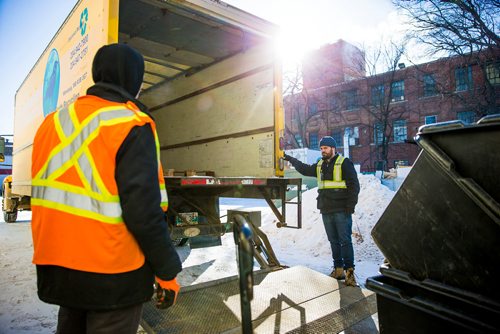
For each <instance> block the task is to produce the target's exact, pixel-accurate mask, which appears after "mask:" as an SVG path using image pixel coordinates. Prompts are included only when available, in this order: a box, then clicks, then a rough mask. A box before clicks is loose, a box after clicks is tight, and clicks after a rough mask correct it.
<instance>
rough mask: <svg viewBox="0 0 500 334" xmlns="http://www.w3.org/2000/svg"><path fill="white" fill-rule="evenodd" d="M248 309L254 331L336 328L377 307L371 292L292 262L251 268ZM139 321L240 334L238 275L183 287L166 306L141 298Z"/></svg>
mask: <svg viewBox="0 0 500 334" xmlns="http://www.w3.org/2000/svg"><path fill="white" fill-rule="evenodd" d="M251 311H252V325H253V330H254V333H277V332H279V333H286V332H292V333H295V332H297V333H304V332H306V333H338V332H341V331H342V330H344V329H346V328H348V327H350V326H352V325H353V324H356V323H358V322H359V321H361V320H363V319H366V318H368V317H369V316H370V315H372V314H374V313H376V312H377V309H376V299H375V294H374V293H373V292H371V291H368V290H365V289H361V288H358V287H346V286H345V285H344V283H343V282H339V281H337V280H335V279H333V278H331V277H329V276H326V275H324V274H321V273H318V272H316V271H313V270H311V269H308V268H305V267H302V266H297V267H292V268H288V269H283V270H278V271H269V270H261V271H256V272H254V287H253V300H252V302H251ZM141 325H142V327H143V328H144V329H145V330H146V331H147V332H148V333H162V334H163V333H241V310H240V295H239V282H238V277H237V276H233V277H228V278H224V279H221V280H217V281H212V282H207V283H201V284H198V285H193V286H188V287H185V288H184V287H183V288H182V289H181V292H180V294H179V297H178V299H177V304H176V305H174V306H173V307H171V308H169V309H167V310H159V309H157V308H156V307H155V306H154V303H152V302H151V303H147V304H145V307H144V311H143V318H142V322H141ZM373 328H376V327H375V324H373Z"/></svg>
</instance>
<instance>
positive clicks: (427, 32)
mask: <svg viewBox="0 0 500 334" xmlns="http://www.w3.org/2000/svg"><path fill="white" fill-rule="evenodd" d="M393 3H394V5H395V6H396V8H398V9H400V10H401V12H402V13H403V14H405V15H406V17H407V18H408V19H409V21H408V23H409V24H410V25H411V26H412V29H411V31H410V35H411V37H413V38H415V39H416V40H417V41H419V42H420V43H423V44H425V45H427V46H429V47H430V48H429V49H428V52H429V53H430V54H435V53H438V52H441V51H447V52H448V54H449V55H456V54H466V53H471V52H474V51H479V50H483V49H488V48H492V47H495V48H498V46H499V42H500V37H499V35H498V34H499V17H500V1H498V0H447V1H445V0H425V1H424V0H417V1H407V0H393Z"/></svg>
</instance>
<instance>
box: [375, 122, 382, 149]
mask: <svg viewBox="0 0 500 334" xmlns="http://www.w3.org/2000/svg"><path fill="white" fill-rule="evenodd" d="M383 141H384V127H383V126H382V123H375V124H374V125H373V142H374V143H375V145H382V142H383Z"/></svg>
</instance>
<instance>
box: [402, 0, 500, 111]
mask: <svg viewBox="0 0 500 334" xmlns="http://www.w3.org/2000/svg"><path fill="white" fill-rule="evenodd" d="M393 3H394V5H395V6H396V7H397V8H398V9H400V10H401V12H402V13H404V14H405V16H406V17H407V18H408V23H409V24H410V25H411V27H412V28H411V29H410V31H409V36H410V37H412V38H414V39H415V40H416V41H418V42H419V43H420V44H421V45H426V46H427V48H426V52H427V54H428V55H432V56H435V55H440V54H443V53H445V55H446V56H461V57H463V60H464V61H463V63H464V64H467V65H476V66H478V67H479V68H480V69H481V73H482V76H483V78H484V79H485V80H482V81H481V84H480V85H476V86H474V87H471V88H470V89H469V92H468V94H462V93H458V94H457V92H456V90H455V89H454V88H455V87H454V85H449V86H448V87H444V86H443V87H442V91H441V93H442V94H444V95H445V96H448V97H449V98H452V99H455V100H456V101H458V102H459V103H461V104H462V105H463V106H464V108H466V109H469V110H472V111H474V112H475V114H476V117H479V116H482V115H485V114H490V113H494V112H496V110H497V89H495V87H494V85H492V83H491V82H490V80H489V78H490V77H491V75H492V73H494V74H493V75H494V76H498V72H499V71H500V66H499V57H500V48H499V43H500V36H499V32H500V30H499V29H500V1H498V0H447V1H446V0H426V1H421V0H419V1H405V0H393Z"/></svg>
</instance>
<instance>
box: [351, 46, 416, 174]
mask: <svg viewBox="0 0 500 334" xmlns="http://www.w3.org/2000/svg"><path fill="white" fill-rule="evenodd" d="M406 43H407V42H406V40H402V41H394V40H389V41H387V42H385V41H381V43H379V44H378V46H376V47H366V46H361V48H362V49H363V52H364V54H365V58H366V59H365V61H366V68H367V74H368V79H367V87H366V92H365V94H364V95H365V98H364V99H360V107H361V108H362V109H363V111H364V112H366V113H367V114H368V115H369V117H368V120H369V121H368V124H364V125H365V126H367V127H368V128H369V129H370V132H372V134H373V137H372V138H373V143H374V145H373V146H372V147H371V149H370V156H369V157H368V158H367V159H369V160H371V161H370V162H372V161H378V162H382V164H383V166H382V168H383V169H386V168H387V166H388V163H389V161H388V160H389V152H390V150H391V149H395V148H393V147H394V146H393V145H390V143H391V138H399V137H400V136H403V134H400V133H396V131H399V130H400V128H397V129H395V127H394V125H395V121H396V122H397V121H399V120H401V121H403V122H404V119H405V118H408V117H405V113H407V110H406V104H401V103H397V102H399V101H403V100H404V99H407V98H408V97H407V96H405V95H404V94H405V87H404V79H406V78H405V77H401V76H400V75H398V70H399V69H400V68H402V67H403V66H404V64H402V62H401V61H402V58H403V56H404V55H405V51H406ZM396 124H397V123H396Z"/></svg>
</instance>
